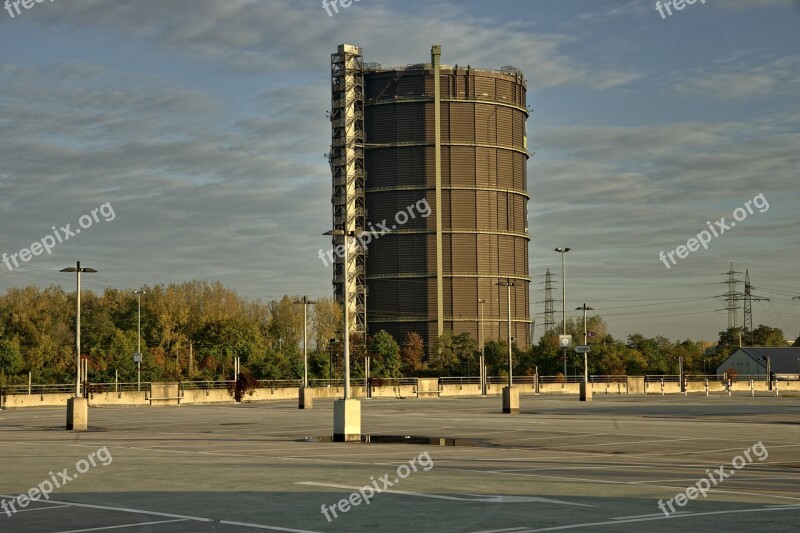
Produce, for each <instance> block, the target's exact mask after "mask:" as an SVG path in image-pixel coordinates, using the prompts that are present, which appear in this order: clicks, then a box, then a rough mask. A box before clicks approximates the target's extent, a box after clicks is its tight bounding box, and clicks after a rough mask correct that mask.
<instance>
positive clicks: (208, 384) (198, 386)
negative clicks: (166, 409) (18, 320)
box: [179, 379, 235, 390]
mask: <svg viewBox="0 0 800 533" xmlns="http://www.w3.org/2000/svg"><path fill="white" fill-rule="evenodd" d="M234 383H235V382H234V381H233V380H232V379H228V380H223V381H181V382H180V383H179V387H180V389H181V390H219V389H227V388H230V387H233V384H234Z"/></svg>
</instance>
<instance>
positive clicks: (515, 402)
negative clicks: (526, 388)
mask: <svg viewBox="0 0 800 533" xmlns="http://www.w3.org/2000/svg"><path fill="white" fill-rule="evenodd" d="M503 412H504V413H506V414H510V415H515V414H519V387H503Z"/></svg>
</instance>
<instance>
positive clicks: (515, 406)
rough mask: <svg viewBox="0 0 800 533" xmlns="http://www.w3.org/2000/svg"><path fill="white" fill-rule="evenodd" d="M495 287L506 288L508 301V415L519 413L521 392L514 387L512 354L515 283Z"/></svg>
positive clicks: (505, 408)
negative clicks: (512, 290)
mask: <svg viewBox="0 0 800 533" xmlns="http://www.w3.org/2000/svg"><path fill="white" fill-rule="evenodd" d="M495 285H497V286H498V287H505V288H506V298H507V300H508V302H507V303H508V386H506V387H504V388H503V412H504V413H508V414H515V413H519V390H518V389H516V388H515V387H514V378H513V360H512V355H511V354H512V352H511V287H513V286H514V282H513V281H511V278H508V279H506V281H499V282H497V283H496V284H495Z"/></svg>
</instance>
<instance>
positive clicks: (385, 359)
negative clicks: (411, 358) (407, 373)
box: [370, 330, 403, 378]
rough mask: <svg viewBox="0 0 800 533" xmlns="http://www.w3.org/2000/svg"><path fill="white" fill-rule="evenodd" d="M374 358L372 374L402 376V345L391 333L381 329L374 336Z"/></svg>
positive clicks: (391, 376)
mask: <svg viewBox="0 0 800 533" xmlns="http://www.w3.org/2000/svg"><path fill="white" fill-rule="evenodd" d="M372 350H373V358H372V363H371V372H370V375H372V376H376V377H383V378H399V377H402V373H401V371H400V370H401V367H402V364H403V361H402V360H401V359H400V346H399V345H398V344H397V341H396V340H394V337H392V335H391V334H390V333H387V332H386V331H384V330H380V331H379V332H378V333H376V334H375V335H374V336H373V337H372Z"/></svg>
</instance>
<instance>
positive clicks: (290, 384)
mask: <svg viewBox="0 0 800 533" xmlns="http://www.w3.org/2000/svg"><path fill="white" fill-rule="evenodd" d="M629 377H632V376H625V375H622V376H619V375H598V374H593V375H590V376H589V382H590V383H596V384H603V383H626V381H627V379H628V378H629ZM636 377H639V378H641V377H644V381H645V383H646V385H647V386H649V387H652V386H659V385H660V384H661V383H662V380H663V383H675V384H677V383H680V376H679V375H677V374H647V375H645V376H636ZM684 377H685V379H686V381H687V382H688V383H703V382H704V381H706V380H708V382H709V383H720V382H724V378H723V376H721V375H715V374H714V375H700V374H686V375H685V376H684ZM777 377H778V381H793V380H797V379H800V376H797V377H796V376H794V375H791V376H788V377H786V376H781V375H779V376H777ZM420 379H426V378H416V377H402V378H382V377H377V376H373V377H371V379H370V385H371V387H394V388H398V387H400V386H414V387H416V386H418V383H419V380H420ZM432 379H437V380H438V382H439V389H440V390H441V389H442V387H443V386H445V385H459V386H463V385H479V384H480V378H479V377H478V376H442V377H438V378H436V377H432ZM535 379H536V377H535V376H522V375H520V376H514V383H515V384H520V385H522V384H531V385H533V384H534V383H535V381H534V380H535ZM750 380H752V381H753V382H764V381H766V380H767V376H765V375H764V374H757V375H738V376H736V377H735V378H734V379H733V381H734V382H746V381H750ZM582 381H583V376H581V375H578V376H561V375H557V376H539V383H540V384H554V383H562V384H566V383H581V382H582ZM486 383H487V385H490V386H495V385H498V386H504V385H506V384H507V383H508V377H506V376H488V377H487V378H486ZM302 384H303V381H302V380H301V379H273V380H258V387H259V388H265V389H285V388H295V387H301V386H302ZM350 384H351V386H352V387H363V386H365V385H366V382H365V378H363V377H359V378H352V379H351V381H350ZM234 385H235V381H234V380H199V381H194V380H192V381H181V382H179V387H180V390H181V391H184V390H224V389H232V388H233V387H234ZM343 385H344V381H343V380H342V379H323V378H310V379H309V386H310V387H312V388H323V387H342V386H343ZM81 389H82V391H83V392H84V395H89V394H102V393H114V392H117V393H120V392H135V391H137V390H140V391H143V392H149V391H150V390H151V382H145V381H143V382H141V383H139V384H137V383H135V382H134V383H129V382H125V383H113V382H110V383H91V382H87V383H84V384H82V387H81ZM74 392H75V384H74V383H58V384H31V385H27V384H25V385H5V386H3V387H2V388H0V401H1V402H3V404H4V403H5V399H4V398H5V397H6V396H21V395H39V396H41V395H44V394H71V393H74Z"/></svg>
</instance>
